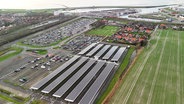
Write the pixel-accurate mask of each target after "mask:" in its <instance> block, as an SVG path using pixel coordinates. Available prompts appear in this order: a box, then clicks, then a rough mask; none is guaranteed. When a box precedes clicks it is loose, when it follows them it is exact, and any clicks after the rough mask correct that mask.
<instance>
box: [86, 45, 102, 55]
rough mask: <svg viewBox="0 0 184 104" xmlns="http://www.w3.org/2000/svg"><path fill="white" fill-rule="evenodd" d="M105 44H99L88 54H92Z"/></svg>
mask: <svg viewBox="0 0 184 104" xmlns="http://www.w3.org/2000/svg"><path fill="white" fill-rule="evenodd" d="M103 45H104V44H98V45H97V46H96V47H95V48H94V49H92V50H91V51H90V52H89V53H87V54H86V56H92V55H93V54H94V53H95V52H97V51H98V50H99V49H100V48H101V47H102V46H103Z"/></svg>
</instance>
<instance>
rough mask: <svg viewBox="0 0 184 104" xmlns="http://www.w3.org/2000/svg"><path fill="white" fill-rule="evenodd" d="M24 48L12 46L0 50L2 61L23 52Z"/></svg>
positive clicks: (0, 59)
mask: <svg viewBox="0 0 184 104" xmlns="http://www.w3.org/2000/svg"><path fill="white" fill-rule="evenodd" d="M22 50H23V49H22V48H18V47H10V48H7V49H4V50H2V51H0V62H1V61H4V60H6V59H8V58H11V57H13V56H15V55H17V54H19V53H21V52H22Z"/></svg>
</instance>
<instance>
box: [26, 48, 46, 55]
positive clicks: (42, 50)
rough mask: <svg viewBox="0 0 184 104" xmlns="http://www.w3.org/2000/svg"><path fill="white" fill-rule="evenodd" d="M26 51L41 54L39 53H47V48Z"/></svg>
mask: <svg viewBox="0 0 184 104" xmlns="http://www.w3.org/2000/svg"><path fill="white" fill-rule="evenodd" d="M26 51H27V52H33V53H36V54H39V55H45V54H47V50H44V49H28V50H26Z"/></svg>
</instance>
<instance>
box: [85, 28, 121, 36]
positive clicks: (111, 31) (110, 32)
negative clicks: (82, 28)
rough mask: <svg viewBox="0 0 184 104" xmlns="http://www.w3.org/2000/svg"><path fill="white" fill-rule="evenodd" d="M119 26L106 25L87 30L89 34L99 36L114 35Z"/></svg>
mask: <svg viewBox="0 0 184 104" xmlns="http://www.w3.org/2000/svg"><path fill="white" fill-rule="evenodd" d="M118 29H119V27H117V26H104V27H99V28H96V29H92V30H90V31H89V32H87V33H86V34H87V35H97V36H112V35H113V34H114V33H116V32H117V31H118Z"/></svg>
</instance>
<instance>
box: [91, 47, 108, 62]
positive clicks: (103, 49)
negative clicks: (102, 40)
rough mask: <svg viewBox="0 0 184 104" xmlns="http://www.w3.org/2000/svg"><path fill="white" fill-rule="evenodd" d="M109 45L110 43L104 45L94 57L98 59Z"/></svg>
mask: <svg viewBox="0 0 184 104" xmlns="http://www.w3.org/2000/svg"><path fill="white" fill-rule="evenodd" d="M110 46H111V45H105V46H104V47H103V48H102V49H101V50H100V51H99V52H98V53H97V54H96V55H95V56H94V57H95V58H96V59H98V58H99V57H101V56H102V55H103V54H104V53H105V51H107V50H108V49H109V47H110Z"/></svg>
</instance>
